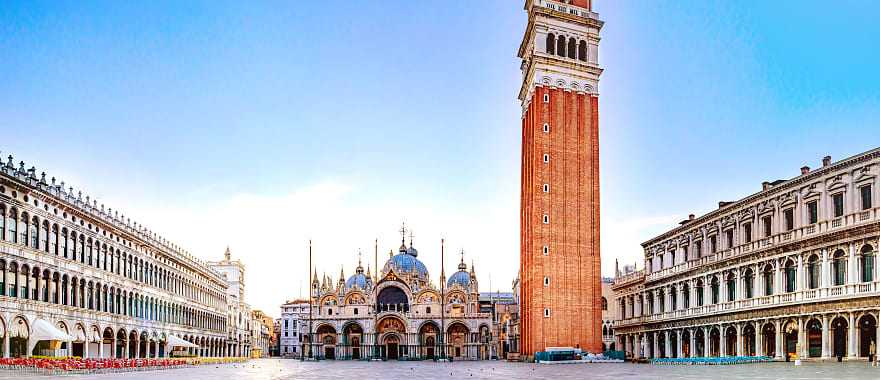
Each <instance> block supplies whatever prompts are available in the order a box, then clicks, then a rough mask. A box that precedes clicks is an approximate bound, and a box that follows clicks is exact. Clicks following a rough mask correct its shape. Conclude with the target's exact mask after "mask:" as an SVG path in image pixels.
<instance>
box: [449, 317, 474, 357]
mask: <svg viewBox="0 0 880 380" xmlns="http://www.w3.org/2000/svg"><path fill="white" fill-rule="evenodd" d="M446 331H447V336H449V345H450V346H451V351H452V352H451V354H452V356H453V357H456V358H461V357H464V356H465V355H467V350H466V345H467V343H468V341H467V337H468V333H469V330H468V328H467V326H465V325H464V324H463V323H461V322H455V323H453V324H451V325H450V326H449V328H448V329H446Z"/></svg>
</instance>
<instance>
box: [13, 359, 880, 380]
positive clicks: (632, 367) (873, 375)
mask: <svg viewBox="0 0 880 380" xmlns="http://www.w3.org/2000/svg"><path fill="white" fill-rule="evenodd" d="M13 378H15V379H21V378H22V377H21V376H13V374H11V373H4V372H3V371H2V370H0V379H2V380H5V379H13ZM35 378H43V379H46V378H48V377H35ZM65 378H67V379H96V380H98V379H108V380H109V379H126V380H128V379H130V380H140V379H143V380H147V379H149V380H156V379H163V380H166V379H167V380H175V379H180V380H202V379H234V380H251V379H253V380H257V379H259V380H266V379H305V380H310V379H406V380H427V379H461V380H463V379H505V380H506V379H529V380H535V379H609V380H626V379H649V380H650V379H880V369H878V368H871V367H868V366H867V364H866V363H865V362H852V363H805V364H804V365H802V366H799V367H795V366H794V364H793V363H765V364H747V365H729V366H652V365H647V364H628V363H627V364H574V365H536V364H525V363H507V362H496V361H482V362H454V363H434V362H359V361H338V362H337V361H322V362H300V361H298V360H291V359H258V360H251V361H250V362H248V363H247V364H238V365H219V366H201V367H197V368H183V369H173V370H165V371H147V372H132V373H124V374H119V373H117V374H111V375H92V376H70V377H65Z"/></svg>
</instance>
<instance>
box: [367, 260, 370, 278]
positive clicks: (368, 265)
mask: <svg viewBox="0 0 880 380" xmlns="http://www.w3.org/2000/svg"><path fill="white" fill-rule="evenodd" d="M367 278H370V264H369V263H368V264H367Z"/></svg>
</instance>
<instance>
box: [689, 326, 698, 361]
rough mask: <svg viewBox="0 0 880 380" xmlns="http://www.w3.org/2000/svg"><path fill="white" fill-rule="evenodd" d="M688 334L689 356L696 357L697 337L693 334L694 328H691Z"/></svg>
mask: <svg viewBox="0 0 880 380" xmlns="http://www.w3.org/2000/svg"><path fill="white" fill-rule="evenodd" d="M688 335H689V336H690V340H691V344H690V347H688V353H689V354H690V357H692V358H695V357H697V337H696V336H695V335H696V329H691V330H690V331H689V334H688Z"/></svg>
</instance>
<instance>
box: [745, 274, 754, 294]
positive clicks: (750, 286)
mask: <svg viewBox="0 0 880 380" xmlns="http://www.w3.org/2000/svg"><path fill="white" fill-rule="evenodd" d="M754 289H755V273H754V272H752V270H751V269H746V271H745V273H744V274H743V295H744V296H745V299H750V298H752V297H754Z"/></svg>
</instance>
